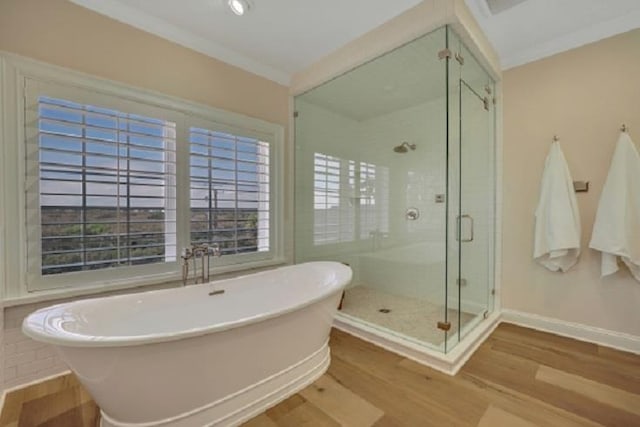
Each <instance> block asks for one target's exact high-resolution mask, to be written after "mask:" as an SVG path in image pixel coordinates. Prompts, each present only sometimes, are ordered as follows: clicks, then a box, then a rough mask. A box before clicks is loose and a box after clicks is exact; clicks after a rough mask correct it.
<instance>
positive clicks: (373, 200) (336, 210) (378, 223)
mask: <svg viewBox="0 0 640 427" xmlns="http://www.w3.org/2000/svg"><path fill="white" fill-rule="evenodd" d="M313 168H314V184H313V185H314V188H313V195H314V221H313V223H314V234H313V242H314V244H315V245H325V244H332V243H333V244H335V243H347V242H352V241H355V240H366V239H369V238H371V237H372V235H371V233H372V232H388V231H389V212H388V199H389V170H388V168H386V167H382V166H376V165H374V164H372V163H366V162H356V161H354V160H346V159H341V158H339V157H335V156H330V155H327V154H322V153H314V166H313Z"/></svg>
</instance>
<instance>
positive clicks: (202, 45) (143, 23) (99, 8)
mask: <svg viewBox="0 0 640 427" xmlns="http://www.w3.org/2000/svg"><path fill="white" fill-rule="evenodd" d="M70 1H71V2H72V3H75V4H77V5H78V6H82V7H85V8H87V9H90V10H93V11H94V12H98V13H100V14H102V15H106V16H108V17H109V18H112V19H115V20H117V21H120V22H123V23H125V24H128V25H131V26H133V27H136V28H138V29H140V30H143V31H146V32H148V33H151V34H154V35H156V36H158V37H162V38H163V39H166V40H169V41H172V42H174V43H177V44H179V45H181V46H184V47H186V48H189V49H192V50H195V51H196V52H199V53H202V54H204V55H207V56H209V57H212V58H215V59H218V60H220V61H223V62H226V63H228V64H230V65H233V66H235V67H238V68H241V69H243V70H245V71H248V72H250V73H253V74H256V75H258V76H261V77H264V78H266V79H269V80H272V81H274V82H276V83H279V84H281V85H285V86H288V85H289V83H290V81H291V75H290V74H289V73H287V72H285V71H283V70H279V69H276V68H274V67H272V66H269V65H266V64H263V63H262V62H259V61H256V60H255V59H253V58H250V57H248V56H246V55H243V54H241V53H238V52H236V51H234V50H232V49H229V48H227V47H224V46H221V45H220V44H217V43H215V42H212V41H210V40H207V39H205V38H204V37H200V36H197V35H195V34H193V33H191V32H189V31H185V30H183V29H182V28H180V27H177V26H175V25H173V24H170V23H169V22H167V21H165V20H163V19H160V18H156V17H154V16H151V15H148V14H145V13H143V12H141V11H139V10H138V9H135V8H132V7H130V6H127V5H125V4H123V3H121V2H120V1H118V0H110V1H104V0H70Z"/></svg>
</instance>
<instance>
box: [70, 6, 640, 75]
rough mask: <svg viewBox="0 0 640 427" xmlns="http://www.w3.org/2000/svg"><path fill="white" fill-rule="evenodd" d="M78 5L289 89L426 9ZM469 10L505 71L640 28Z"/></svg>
mask: <svg viewBox="0 0 640 427" xmlns="http://www.w3.org/2000/svg"><path fill="white" fill-rule="evenodd" d="M71 1H73V2H74V3H77V4H79V5H82V6H85V7H87V8H90V9H92V10H95V11H97V12H99V13H102V14H104V15H107V16H110V17H112V18H114V19H117V20H119V21H122V22H125V23H127V24H130V25H132V26H134V27H138V28H140V29H142V30H145V31H148V32H150V33H153V34H156V35H158V36H160V37H163V38H166V39H168V40H171V41H173V42H176V43H178V44H181V45H184V46H187V47H189V48H191V49H194V50H196V51H199V52H202V53H204V54H206V55H209V56H212V57H215V58H218V59H220V60H222V61H225V62H228V63H230V64H232V65H235V66H238V67H240V68H243V69H246V70H248V71H251V72H253V73H255V74H258V75H261V76H263V77H266V78H269V79H271V80H274V81H276V82H279V83H281V84H285V85H287V84H288V83H289V81H290V78H291V75H292V74H293V73H295V72H297V71H300V70H302V69H304V68H306V67H307V66H309V65H310V64H312V63H313V62H315V61H316V60H318V59H320V58H322V57H323V56H325V55H327V54H328V53H330V52H332V51H333V50H335V49H337V48H339V47H340V46H343V45H344V44H346V43H347V42H349V41H351V40H353V39H354V38H356V37H358V36H360V35H362V34H364V33H366V32H368V31H369V30H371V29H373V28H375V27H377V26H379V25H380V24H382V23H383V22H385V21H387V20H389V19H391V18H393V17H394V16H397V15H399V14H400V13H402V12H404V11H406V10H408V9H410V8H411V7H413V6H415V5H417V4H418V3H420V0H348V1H345V0H250V1H251V3H252V4H253V6H252V8H251V10H250V12H249V13H248V14H247V15H245V16H243V17H237V16H235V15H233V14H232V13H231V12H230V11H228V10H227V8H226V7H224V6H223V0H180V1H177V0H71ZM465 2H466V3H467V5H468V6H469V8H470V9H471V11H472V13H473V14H474V16H475V17H476V19H477V20H478V22H479V24H480V26H481V27H482V29H483V30H484V31H485V33H486V34H487V36H488V38H489V40H490V41H491V42H492V44H493V45H494V47H495V48H496V50H497V52H498V55H499V57H500V59H501V62H502V65H503V67H505V68H509V67H512V66H515V65H519V64H523V63H526V62H529V61H532V60H535V59H539V58H542V57H544V56H548V55H551V54H554V53H557V52H561V51H563V50H567V49H571V48H573V47H577V46H580V45H582V44H585V43H589V42H592V41H595V40H599V39H601V38H604V37H608V36H611V35H614V34H617V33H620V32H624V31H627V30H630V29H632V28H637V27H640V1H639V0H606V1H605V0H562V1H558V0H465ZM487 2H489V4H487ZM494 13H495V14H494Z"/></svg>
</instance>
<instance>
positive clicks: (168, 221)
mask: <svg viewBox="0 0 640 427" xmlns="http://www.w3.org/2000/svg"><path fill="white" fill-rule="evenodd" d="M30 108H31V111H28V113H29V116H30V117H32V118H33V120H32V121H30V122H27V130H28V133H29V134H30V135H31V137H30V138H28V139H27V160H28V161H27V182H28V183H30V185H28V192H27V193H28V194H27V196H28V200H29V201H30V202H31V203H30V206H29V205H28V206H27V207H28V209H27V212H28V215H27V226H28V232H29V235H30V236H31V239H30V241H29V249H30V250H29V253H28V255H29V262H30V264H31V266H32V271H31V273H32V274H33V273H36V272H34V271H33V270H34V269H35V268H34V265H37V266H38V268H37V269H38V270H39V271H38V272H37V273H38V274H39V275H40V276H41V277H45V278H46V277H48V276H55V275H61V274H64V273H77V272H86V271H94V270H103V269H110V268H114V267H131V266H138V265H147V264H157V263H168V262H174V261H176V251H177V245H176V123H173V122H170V121H167V120H163V119H159V118H155V117H152V116H145V115H140V114H134V113H131V112H128V111H120V110H117V109H113V108H105V107H104V106H101V105H99V103H96V104H93V103H92V104H89V103H79V102H76V101H75V100H70V99H65V98H62V97H53V96H45V95H38V96H36V97H34V98H33V105H31V107H30ZM29 160H36V161H29ZM35 189H37V194H36V192H35ZM29 190H30V191H29Z"/></svg>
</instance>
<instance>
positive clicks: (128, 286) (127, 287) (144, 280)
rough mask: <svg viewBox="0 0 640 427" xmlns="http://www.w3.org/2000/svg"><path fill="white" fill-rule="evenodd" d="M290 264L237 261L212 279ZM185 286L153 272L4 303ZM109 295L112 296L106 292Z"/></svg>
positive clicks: (279, 260)
mask: <svg viewBox="0 0 640 427" xmlns="http://www.w3.org/2000/svg"><path fill="white" fill-rule="evenodd" d="M285 264H287V260H286V259H285V258H276V259H270V260H263V261H253V262H247V263H243V264H235V265H228V266H222V267H218V268H214V269H212V270H211V273H210V278H211V279H212V280H213V281H215V280H218V278H217V277H216V276H218V275H220V276H224V277H223V278H220V279H225V278H229V277H230V276H231V275H235V273H237V274H238V275H240V274H249V273H251V272H253V271H254V270H259V269H263V268H271V267H278V266H282V265H285ZM181 285H182V276H181V275H180V274H179V273H170V274H163V275H153V276H147V277H140V278H138V279H136V280H127V281H124V282H108V283H102V284H96V285H92V286H86V287H82V288H63V289H51V290H40V291H32V292H29V293H26V294H24V295H19V296H14V297H7V298H5V299H4V301H2V306H3V307H4V308H7V307H17V306H21V305H29V304H36V303H42V302H47V301H56V300H61V299H69V298H74V297H88V296H99V295H101V294H105V293H107V294H108V293H112V292H119V291H131V293H135V292H144V291H147V290H150V289H148V288H149V287H153V286H156V287H158V288H160V289H161V288H172V287H178V286H181ZM104 296H109V295H104Z"/></svg>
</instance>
